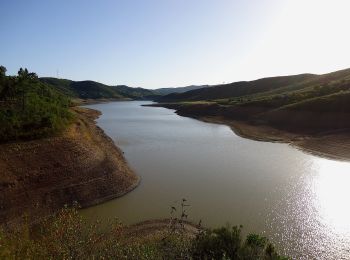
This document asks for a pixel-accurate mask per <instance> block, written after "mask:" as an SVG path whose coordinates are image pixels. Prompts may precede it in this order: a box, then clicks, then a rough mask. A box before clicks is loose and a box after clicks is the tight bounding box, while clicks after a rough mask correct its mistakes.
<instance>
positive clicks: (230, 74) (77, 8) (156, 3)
mask: <svg viewBox="0 0 350 260" xmlns="http://www.w3.org/2000/svg"><path fill="white" fill-rule="evenodd" d="M349 10H350V0H241V1H239V0H61V1H58V0H55V1H54V0H32V1H28V0H0V31H1V38H0V64H1V65H4V66H5V67H7V69H8V74H10V75H11V74H15V73H16V72H17V71H18V69H19V68H20V67H26V68H28V69H29V70H30V71H34V72H36V73H37V74H38V75H39V76H42V77H44V76H53V77H57V76H58V77H59V78H68V79H72V80H95V81H99V82H101V83H105V84H110V85H117V84H118V85H119V84H125V85H129V86H132V87H144V88H152V89H153V88H161V87H179V86H188V85H202V84H220V83H224V82H225V83H228V82H234V81H241V80H254V79H257V78H262V77H269V76H277V75H291V74H299V73H317V74H321V73H327V72H331V71H335V70H339V69H345V68H349V67H350V34H349V26H350V14H349Z"/></svg>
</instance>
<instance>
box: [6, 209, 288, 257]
mask: <svg viewBox="0 0 350 260" xmlns="http://www.w3.org/2000/svg"><path fill="white" fill-rule="evenodd" d="M178 220H179V221H180V217H179V218H178ZM127 229H128V227H124V226H123V225H121V224H120V223H119V222H118V221H115V222H114V223H113V222H111V223H110V225H109V229H108V230H105V229H104V228H101V226H100V225H99V222H98V221H97V222H95V223H93V224H91V223H88V222H87V221H86V220H84V219H83V218H82V217H81V216H80V215H79V213H78V209H77V207H73V208H67V207H66V208H64V209H62V210H61V211H60V212H59V213H58V214H57V215H56V216H55V217H53V218H51V219H49V220H47V221H45V222H44V223H42V224H40V226H36V227H35V228H33V229H32V230H30V229H29V228H28V225H24V226H22V227H20V228H18V229H17V230H15V231H14V230H12V231H11V232H10V231H7V232H5V231H1V230H0V259H247V260H248V259H254V260H255V259H266V260H267V259H286V258H282V257H280V256H279V255H278V254H277V253H276V251H275V249H274V247H273V246H272V244H270V243H268V240H267V239H266V238H264V237H261V236H259V235H255V234H251V235H248V236H247V238H246V239H245V240H243V239H242V236H241V230H242V228H241V227H232V228H229V227H222V228H218V229H214V230H203V229H201V231H200V232H199V233H198V235H196V236H194V237H193V236H189V235H188V234H187V233H186V232H185V229H183V228H182V225H179V226H178V225H177V229H176V230H174V229H173V227H172V225H170V226H169V230H168V231H166V232H165V233H160V235H159V236H157V237H152V238H151V239H142V238H141V240H139V238H138V237H131V236H130V234H129V235H128V232H125V231H126V230H127ZM134 236H135V234H134Z"/></svg>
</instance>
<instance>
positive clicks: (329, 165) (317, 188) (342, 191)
mask: <svg viewBox="0 0 350 260" xmlns="http://www.w3.org/2000/svg"><path fill="white" fill-rule="evenodd" d="M314 168H315V170H316V171H318V175H317V177H315V179H314V194H315V202H314V203H315V207H316V208H317V210H318V211H319V217H320V222H321V223H323V224H324V225H326V226H327V227H329V228H330V229H332V231H333V232H335V233H337V234H342V235H345V234H346V235H349V234H350V204H349V199H350V186H349V185H350V164H349V163H345V162H337V161H331V160H325V159H317V160H315V163H314Z"/></svg>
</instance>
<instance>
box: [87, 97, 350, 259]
mask: <svg viewBox="0 0 350 260" xmlns="http://www.w3.org/2000/svg"><path fill="white" fill-rule="evenodd" d="M143 103H144V102H115V103H109V104H99V105H94V106H91V107H92V108H97V109H99V110H101V111H102V113H103V115H102V116H101V117H100V118H99V119H98V124H99V125H100V126H101V127H102V128H103V129H104V130H105V131H106V133H107V134H108V135H109V136H110V137H111V138H112V139H113V140H114V141H115V142H116V143H117V144H118V145H119V146H120V148H121V149H122V150H123V152H124V155H125V157H126V159H127V160H128V162H129V163H130V165H131V167H132V168H133V169H134V170H135V171H136V173H137V174H138V175H139V176H141V178H142V182H141V184H140V186H139V187H137V188H136V189H135V190H134V191H133V192H131V193H129V194H128V195H126V196H123V197H121V198H118V199H116V200H112V201H110V202H107V203H103V204H100V205H98V206H95V207H91V208H88V209H85V210H84V211H83V214H84V215H85V216H86V217H88V218H90V219H92V220H95V219H102V220H103V219H106V220H107V219H110V218H114V217H117V218H119V219H120V220H121V221H122V222H124V223H126V224H132V223H136V222H139V221H142V220H146V219H155V218H166V217H169V204H170V203H172V202H173V201H176V200H179V199H180V198H182V197H186V198H187V199H188V200H189V201H190V204H191V208H190V212H189V214H190V218H191V220H193V221H194V222H197V221H199V219H201V220H203V223H204V224H205V225H206V226H208V227H217V226H218V225H223V224H225V223H231V224H233V225H237V224H242V225H243V226H244V231H246V232H258V233H262V234H264V235H266V236H267V237H269V238H270V239H271V241H272V242H273V243H274V244H276V246H277V247H278V249H279V250H280V251H281V252H282V253H284V254H286V255H289V256H291V257H292V259H350V257H349V256H350V204H349V199H350V163H349V162H340V161H334V160H327V159H323V158H319V157H316V156H313V155H310V154H307V153H304V152H302V151H300V150H298V149H294V148H293V147H291V146H289V145H287V144H280V143H268V142H256V141H252V140H248V139H244V138H241V137H239V136H237V135H235V134H234V133H233V132H232V130H231V129H230V128H229V127H227V126H224V125H217V124H208V123H203V122H200V121H198V120H194V119H189V118H185V117H180V116H178V115H176V114H175V113H174V112H173V111H172V110H169V109H165V108H150V107H142V106H140V104H143Z"/></svg>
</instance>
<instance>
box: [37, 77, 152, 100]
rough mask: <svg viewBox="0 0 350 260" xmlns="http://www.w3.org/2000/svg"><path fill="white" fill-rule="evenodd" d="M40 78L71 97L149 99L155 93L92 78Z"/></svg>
mask: <svg viewBox="0 0 350 260" xmlns="http://www.w3.org/2000/svg"><path fill="white" fill-rule="evenodd" d="M40 80H41V81H42V82H45V83H47V84H50V85H52V86H53V87H55V88H56V89H58V90H59V91H61V92H62V93H64V94H66V95H68V96H70V97H73V98H80V99H121V100H122V99H147V98H149V97H152V96H154V95H155V94H154V92H153V91H151V90H148V89H143V88H131V87H128V86H124V85H119V86H108V85H105V84H102V83H99V82H95V81H90V80H85V81H73V80H68V79H58V78H40Z"/></svg>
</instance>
